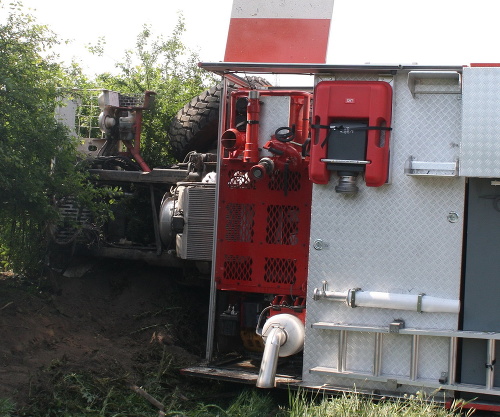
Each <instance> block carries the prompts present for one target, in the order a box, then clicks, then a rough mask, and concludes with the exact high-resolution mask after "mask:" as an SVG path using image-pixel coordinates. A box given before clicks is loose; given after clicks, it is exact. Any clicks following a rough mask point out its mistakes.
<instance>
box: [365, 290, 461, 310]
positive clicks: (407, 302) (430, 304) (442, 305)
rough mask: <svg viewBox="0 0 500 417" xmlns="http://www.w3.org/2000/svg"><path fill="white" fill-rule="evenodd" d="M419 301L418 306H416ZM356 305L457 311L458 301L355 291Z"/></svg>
mask: <svg viewBox="0 0 500 417" xmlns="http://www.w3.org/2000/svg"><path fill="white" fill-rule="evenodd" d="M419 297H420V298H421V301H420V308H419V307H418V304H419ZM355 305H356V307H358V306H359V307H378V308H389V309H392V310H410V311H419V310H420V311H421V312H424V313H458V312H459V311H460V301H458V300H449V299H445V298H437V297H429V296H428V295H421V296H419V295H412V294H393V293H388V292H377V291H356V296H355Z"/></svg>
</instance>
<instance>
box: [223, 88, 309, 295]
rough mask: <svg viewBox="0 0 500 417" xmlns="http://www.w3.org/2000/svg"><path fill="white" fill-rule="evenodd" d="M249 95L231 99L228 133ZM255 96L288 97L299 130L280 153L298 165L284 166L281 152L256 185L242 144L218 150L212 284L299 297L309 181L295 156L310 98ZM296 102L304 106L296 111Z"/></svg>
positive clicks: (302, 161)
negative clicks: (239, 105)
mask: <svg viewBox="0 0 500 417" xmlns="http://www.w3.org/2000/svg"><path fill="white" fill-rule="evenodd" d="M248 92H249V91H248V90H243V91H237V92H235V93H233V94H232V97H231V100H230V102H231V104H230V110H229V117H228V119H229V126H228V130H229V131H232V132H233V133H234V130H231V129H235V128H236V116H235V114H236V112H235V108H236V100H237V99H238V98H241V97H247V96H248ZM260 93H261V96H263V95H276V96H278V95H280V96H283V95H285V96H286V95H287V96H291V97H292V100H291V106H290V115H291V116H293V119H291V124H298V123H299V121H300V123H301V126H302V131H301V134H300V135H297V136H296V137H295V139H294V141H293V142H294V143H286V144H285V143H281V142H280V151H282V150H283V149H284V148H290V153H289V154H288V153H286V155H293V156H294V157H295V156H296V155H298V156H299V158H300V161H298V162H297V161H295V162H294V163H292V161H291V160H290V161H287V158H288V156H286V155H285V154H283V153H280V154H279V155H276V156H271V157H270V158H271V159H274V160H276V161H278V159H280V158H281V160H280V162H279V163H275V169H274V171H273V172H272V173H271V174H270V175H267V176H265V177H264V178H263V179H262V180H259V181H256V180H255V179H252V178H251V177H250V175H249V173H250V170H251V168H252V167H253V166H254V165H255V164H253V163H249V162H245V161H244V158H243V154H244V148H242V146H240V147H239V148H238V145H237V144H238V143H240V144H241V142H242V141H237V140H235V141H234V142H231V141H230V144H231V148H230V149H227V148H225V149H224V148H223V149H222V151H221V153H222V155H221V162H220V173H219V177H218V183H219V200H218V222H217V245H216V259H215V279H216V282H217V288H218V289H219V290H232V291H241V292H252V293H268V294H289V295H294V296H297V295H301V296H303V295H305V292H306V278H307V261H308V248H309V229H310V216H311V193H312V183H311V182H310V181H309V178H308V163H307V159H306V158H303V157H302V156H301V154H300V151H301V144H302V143H303V142H304V141H305V139H306V137H307V134H306V133H305V132H306V131H305V129H307V128H308V122H305V120H306V119H309V108H310V100H311V96H310V94H309V93H306V92H296V91H288V92H285V91H264V90H261V91H260ZM293 97H296V98H300V100H294V99H293ZM298 101H301V102H302V103H303V105H302V108H300V109H298V106H297V102H298ZM262 111H265V110H264V108H262ZM278 127H281V126H278ZM226 132H227V131H226ZM223 136H224V135H223ZM235 136H236V134H235ZM281 146H282V147H284V148H283V149H282V148H281ZM221 148H222V147H221ZM283 155H285V156H283Z"/></svg>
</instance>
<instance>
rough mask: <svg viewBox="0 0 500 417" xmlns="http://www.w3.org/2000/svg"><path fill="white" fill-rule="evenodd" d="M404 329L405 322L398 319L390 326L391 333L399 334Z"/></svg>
mask: <svg viewBox="0 0 500 417" xmlns="http://www.w3.org/2000/svg"><path fill="white" fill-rule="evenodd" d="M404 328H405V321H404V320H403V319H396V320H394V321H393V322H392V323H390V324H389V333H399V331H400V330H401V329H404Z"/></svg>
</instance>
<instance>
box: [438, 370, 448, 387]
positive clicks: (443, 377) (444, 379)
mask: <svg viewBox="0 0 500 417" xmlns="http://www.w3.org/2000/svg"><path fill="white" fill-rule="evenodd" d="M447 382H448V372H441V377H440V378H439V383H440V384H446V383H447Z"/></svg>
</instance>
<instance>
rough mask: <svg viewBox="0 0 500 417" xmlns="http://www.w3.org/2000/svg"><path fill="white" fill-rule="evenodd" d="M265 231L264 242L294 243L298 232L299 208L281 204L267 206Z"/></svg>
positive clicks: (276, 243) (277, 243)
mask: <svg viewBox="0 0 500 417" xmlns="http://www.w3.org/2000/svg"><path fill="white" fill-rule="evenodd" d="M266 232H267V235H266V243H271V244H274V245H296V244H297V243H298V239H297V235H298V233H299V208H298V207H297V206H282V205H270V206H268V207H267V227H266Z"/></svg>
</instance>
